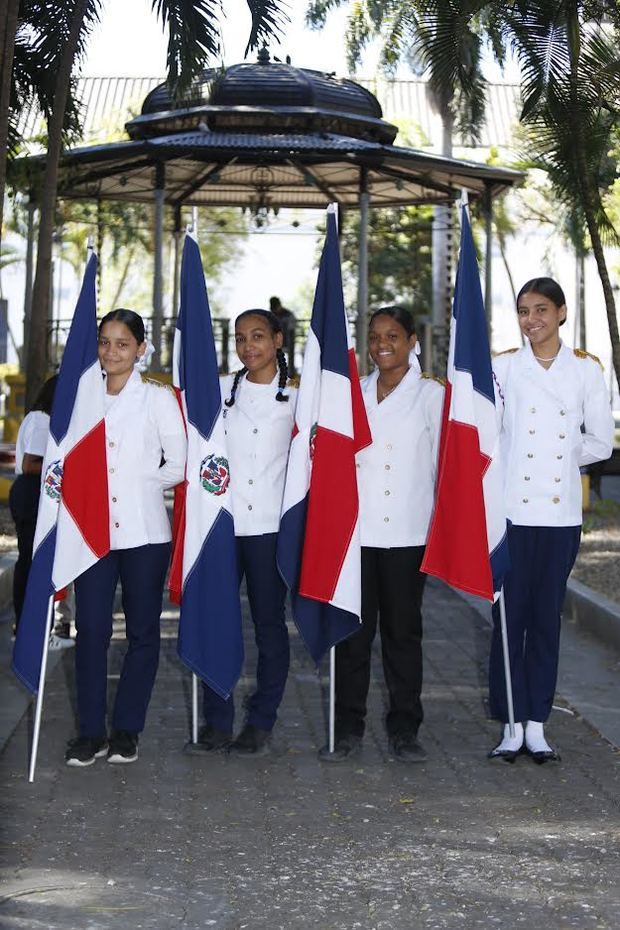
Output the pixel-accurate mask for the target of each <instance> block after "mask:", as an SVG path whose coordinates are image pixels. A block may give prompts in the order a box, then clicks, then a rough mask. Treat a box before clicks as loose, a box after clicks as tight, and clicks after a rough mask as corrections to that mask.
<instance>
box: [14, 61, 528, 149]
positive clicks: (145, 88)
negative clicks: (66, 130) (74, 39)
mask: <svg viewBox="0 0 620 930" xmlns="http://www.w3.org/2000/svg"><path fill="white" fill-rule="evenodd" d="M162 80H163V79H162V78H161V77H140V78H131V77H86V78H80V79H79V80H78V82H77V92H78V96H79V98H80V99H81V101H82V105H83V125H84V130H83V140H84V142H86V143H89V142H93V141H95V140H103V139H104V138H106V136H109V135H110V133H111V132H112V131H113V130H114V129H116V130H119V129H122V127H123V126H124V124H125V122H126V121H127V120H128V119H129V118H131V117H132V116H134V115H135V114H136V113H138V112H140V109H141V106H142V102H143V100H144V98H145V97H146V95H147V94H148V93H149V91H151V90H153V88H155V87H156V86H157V85H158V84H161V82H162ZM358 83H360V84H361V85H362V86H363V87H366V88H367V89H368V90H370V91H372V93H374V94H375V95H376V96H377V98H378V100H379V102H380V104H381V106H382V108H383V113H384V117H385V119H387V120H396V121H399V120H403V119H406V120H411V121H412V122H413V123H415V124H417V125H418V126H419V127H420V129H421V131H422V134H423V136H424V139H425V141H427V142H428V145H431V146H432V145H438V144H439V141H440V138H441V123H440V120H439V117H438V116H437V114H436V113H435V112H434V111H433V109H432V107H431V105H430V102H429V98H428V94H427V92H426V83H425V82H424V81H422V80H410V81H384V80H377V81H370V80H361V79H360V80H359V82H358ZM487 98H488V105H487V109H486V118H485V122H484V125H483V127H482V129H481V138H480V142H479V143H478V147H482V148H489V147H490V146H497V147H500V148H507V147H509V146H510V143H511V138H512V132H513V129H514V126H515V124H516V123H517V121H518V114H519V99H520V98H519V87H518V85H514V84H490V85H488V88H487ZM43 128H44V127H43V122H42V120H41V118H40V116H39V114H38V113H37V112H36V110H35V108H29V109H27V110H25V111H24V112H23V113H22V116H21V119H20V123H19V129H20V133H21V135H22V136H23V138H24V139H26V140H30V139H33V138H35V137H36V136H37V135H40V134H41V133H42V131H43ZM455 144H456V145H457V146H458V147H459V148H475V146H471V145H470V144H469V143H468V141H467V140H459V139H458V138H457V139H456V141H455Z"/></svg>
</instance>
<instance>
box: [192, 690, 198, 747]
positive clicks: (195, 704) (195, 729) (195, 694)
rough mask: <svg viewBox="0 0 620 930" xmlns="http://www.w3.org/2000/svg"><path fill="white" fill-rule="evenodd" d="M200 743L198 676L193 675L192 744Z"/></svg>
mask: <svg viewBox="0 0 620 930" xmlns="http://www.w3.org/2000/svg"><path fill="white" fill-rule="evenodd" d="M197 742H198V675H194V674H193V673H192V743H197Z"/></svg>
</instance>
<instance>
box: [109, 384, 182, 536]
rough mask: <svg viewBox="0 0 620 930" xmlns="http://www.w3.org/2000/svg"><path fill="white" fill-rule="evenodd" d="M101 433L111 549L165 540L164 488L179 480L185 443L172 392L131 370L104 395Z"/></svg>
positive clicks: (166, 517)
mask: <svg viewBox="0 0 620 930" xmlns="http://www.w3.org/2000/svg"><path fill="white" fill-rule="evenodd" d="M105 435H106V457H107V464H108V496H109V505H110V544H111V548H112V549H133V548H135V547H136V546H145V545H147V544H151V543H163V542H168V541H169V540H170V538H171V532H170V520H169V518H168V514H167V512H166V506H165V503H164V491H165V490H166V488H172V487H174V485H175V484H179V482H180V481H183V479H184V477H185V457H186V447H187V442H186V438H185V426H184V424H183V417H182V415H181V411H180V409H179V405H178V403H177V400H176V397H175V396H174V393H173V391H172V390H170V388H167V387H166V386H165V385H160V384H157V383H156V382H154V381H143V380H142V378H141V377H140V375H139V373H138V372H137V371H134V372H133V373H132V374H131V376H130V378H129V380H128V382H127V384H126V385H125V387H124V388H123V390H122V391H121V392H120V394H118V395H117V396H112V395H110V394H108V395H106V415H105ZM162 459H164V464H163V465H161V461H162ZM160 466H161V467H160Z"/></svg>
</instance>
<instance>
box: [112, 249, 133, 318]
mask: <svg viewBox="0 0 620 930" xmlns="http://www.w3.org/2000/svg"><path fill="white" fill-rule="evenodd" d="M135 251H136V247H135V245H130V246H129V251H128V252H127V260H126V262H125V267H124V268H123V271H122V274H121V279H120V281H119V282H118V287H117V288H116V293H115V295H114V298H113V300H112V303H111V304H110V310H115V309H116V307H118V305H119V300H120V299H121V294H122V293H123V288H124V287H125V282H126V281H127V276H128V274H129V269H130V267H131V263H132V262H133V257H134V254H135Z"/></svg>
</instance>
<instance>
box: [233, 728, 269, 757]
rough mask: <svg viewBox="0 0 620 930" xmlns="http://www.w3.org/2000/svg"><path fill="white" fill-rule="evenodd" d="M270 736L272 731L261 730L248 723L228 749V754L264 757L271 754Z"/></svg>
mask: <svg viewBox="0 0 620 930" xmlns="http://www.w3.org/2000/svg"><path fill="white" fill-rule="evenodd" d="M270 736H271V730H261V729H260V727H255V726H254V725H253V724H251V723H247V724H246V725H245V726H244V728H243V730H242V731H241V733H240V734H239V736H238V737H237V739H234V740H233V741H232V743H231V744H230V746H229V747H228V752H229V753H230V754H231V755H237V756H264V755H265V754H266V753H268V752H269V737H270Z"/></svg>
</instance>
